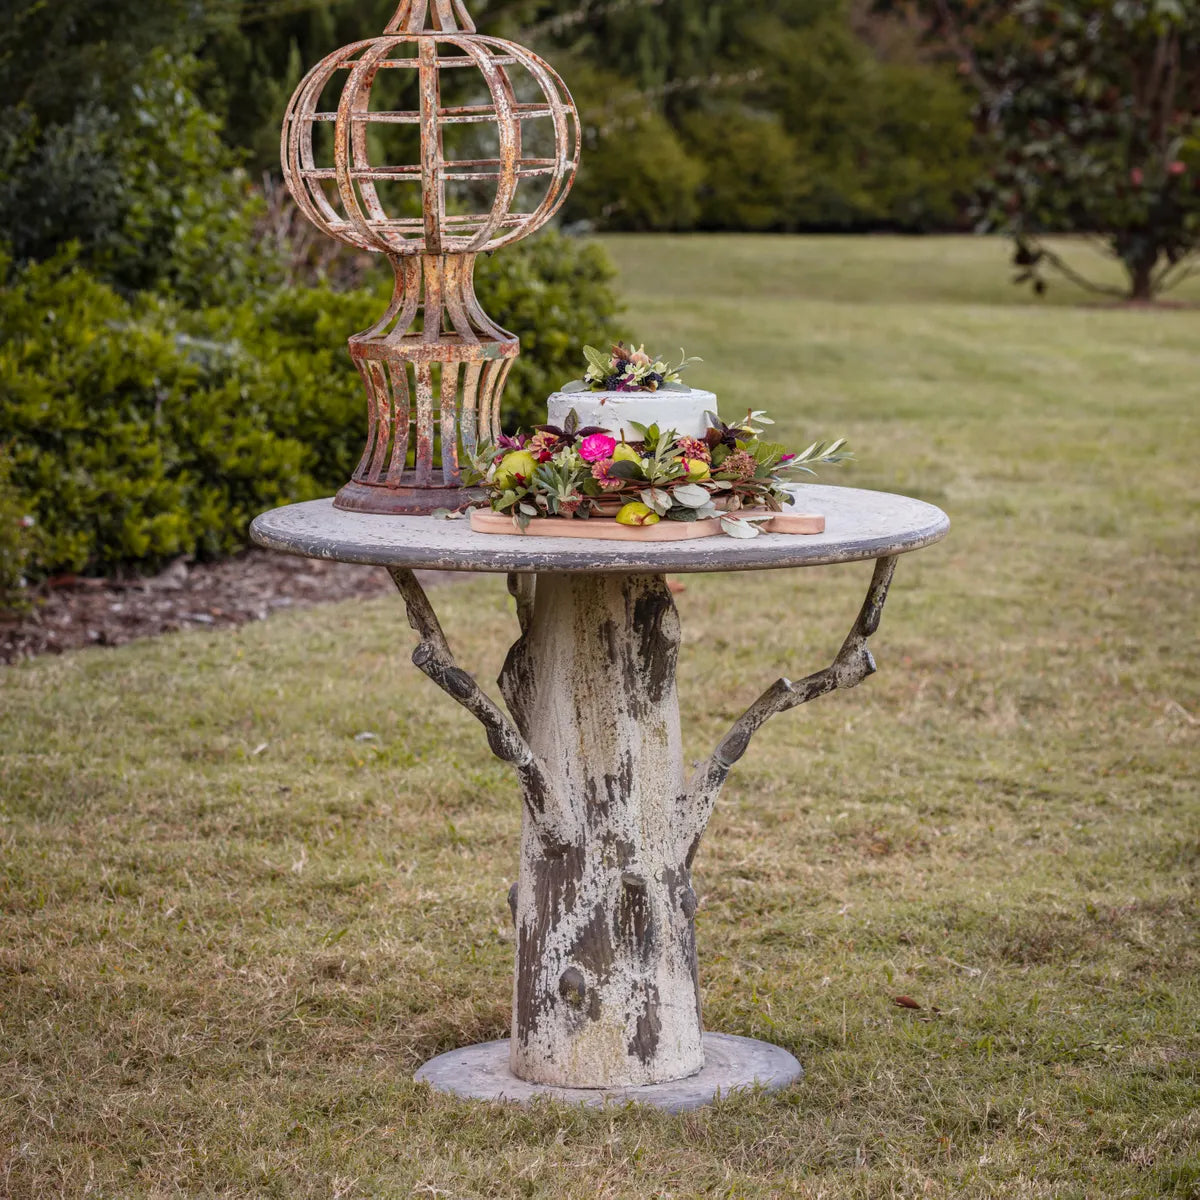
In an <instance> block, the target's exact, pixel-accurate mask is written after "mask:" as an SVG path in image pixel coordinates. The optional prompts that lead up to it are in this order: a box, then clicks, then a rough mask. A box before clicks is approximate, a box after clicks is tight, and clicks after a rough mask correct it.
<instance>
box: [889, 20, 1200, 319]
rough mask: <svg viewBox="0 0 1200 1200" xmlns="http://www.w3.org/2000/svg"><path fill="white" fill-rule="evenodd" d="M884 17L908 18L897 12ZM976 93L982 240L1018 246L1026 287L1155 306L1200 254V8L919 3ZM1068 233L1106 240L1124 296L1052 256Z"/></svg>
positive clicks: (1020, 279)
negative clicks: (1053, 285) (1050, 276)
mask: <svg viewBox="0 0 1200 1200" xmlns="http://www.w3.org/2000/svg"><path fill="white" fill-rule="evenodd" d="M885 7H893V8H894V7H896V6H895V5H885ZM903 7H905V8H907V9H908V10H909V11H910V12H913V13H915V14H916V15H918V16H921V17H923V18H924V19H925V20H926V22H927V27H928V31H929V34H930V36H931V37H932V38H933V39H935V40H936V41H938V42H939V43H940V44H941V46H942V47H943V49H944V52H945V53H946V55H947V56H948V57H953V58H955V59H957V60H958V62H959V64H960V66H959V69H960V72H961V74H962V75H963V76H964V77H965V78H968V79H969V80H970V81H971V82H972V84H973V85H974V87H975V89H976V92H977V96H978V102H977V105H976V109H975V115H976V122H977V127H978V129H979V134H980V140H981V142H982V143H983V145H984V147H985V148H986V153H985V161H986V162H987V164H988V171H987V174H986V177H985V179H984V181H983V184H982V186H981V190H980V198H979V205H978V217H979V223H980V226H981V227H982V228H986V229H997V230H1001V231H1003V232H1005V233H1008V234H1010V235H1011V236H1012V237H1013V239H1014V242H1015V247H1016V249H1015V254H1014V262H1015V264H1016V265H1017V267H1018V274H1017V277H1016V278H1017V281H1018V282H1031V283H1032V284H1033V285H1034V286H1035V288H1037V289H1038V290H1039V291H1040V290H1041V289H1043V288H1044V287H1045V275H1044V272H1045V269H1046V268H1049V269H1050V270H1057V271H1059V272H1061V273H1064V274H1066V275H1068V276H1069V277H1070V278H1071V279H1073V280H1074V281H1075V282H1077V283H1080V284H1082V285H1084V286H1086V287H1090V288H1092V289H1094V290H1098V291H1114V294H1116V295H1122V294H1125V295H1128V296H1129V298H1131V299H1133V300H1149V299H1152V298H1153V297H1154V296H1156V295H1158V294H1159V293H1160V292H1161V291H1163V290H1164V289H1166V288H1168V287H1170V286H1171V285H1172V284H1173V283H1176V282H1178V281H1179V280H1180V279H1182V278H1183V277H1184V276H1185V275H1186V274H1188V273H1190V272H1191V271H1192V270H1194V269H1195V268H1196V261H1197V259H1196V256H1197V252H1198V251H1200V4H1197V3H1195V0H1021V2H1019V3H1016V4H1012V3H1003V2H1001V0H915V3H907V4H905V5H903ZM1062 230H1077V231H1080V232H1085V233H1092V234H1095V235H1097V236H1098V237H1099V238H1101V239H1102V240H1103V242H1104V244H1105V245H1106V246H1107V248H1108V250H1109V251H1110V252H1111V254H1112V255H1113V256H1114V257H1116V258H1117V259H1118V260H1119V261H1120V262H1121V264H1122V266H1123V267H1124V270H1125V273H1126V275H1127V278H1128V286H1127V289H1126V291H1125V292H1124V293H1122V292H1121V291H1120V290H1114V289H1109V288H1107V287H1104V286H1101V285H1097V284H1095V283H1093V282H1092V281H1090V280H1089V279H1087V278H1086V277H1084V276H1082V275H1080V274H1079V273H1078V271H1076V270H1075V269H1074V268H1072V267H1071V266H1070V265H1069V264H1068V263H1067V262H1065V261H1064V260H1063V259H1062V258H1061V257H1060V256H1059V255H1057V254H1055V253H1054V252H1053V251H1052V250H1050V249H1049V248H1048V247H1047V246H1046V244H1045V243H1044V241H1043V235H1044V234H1046V233H1050V232H1061V231H1062Z"/></svg>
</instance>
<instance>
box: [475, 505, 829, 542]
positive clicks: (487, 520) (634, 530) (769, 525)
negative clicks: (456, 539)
mask: <svg viewBox="0 0 1200 1200" xmlns="http://www.w3.org/2000/svg"><path fill="white" fill-rule="evenodd" d="M726 515H727V516H731V517H760V516H764V515H766V510H765V509H745V510H744V511H742V512H737V513H728V514H726ZM471 528H472V529H473V530H474V531H475V532H476V533H507V534H518V535H520V534H522V533H524V534H527V535H528V536H530V537H569V538H602V539H603V540H605V541H609V542H682V541H687V540H690V539H691V538H703V537H712V536H713V535H715V534H719V533H721V532H722V530H721V518H720V517H708V518H705V519H704V520H702V521H667V520H662V521H656V522H655V523H654V524H653V525H618V524H617V522H616V521H615V520H614V519H613V518H612V517H588V518H587V519H586V520H581V519H580V518H578V517H535V518H533V519H532V520H531V521H530V522H529V525H528V526H527V527H526V528H525V529H524V530H522V529H520V528H519V527H518V525H517V523H516V522H515V521H514V520H513V519H512V517H511V516H509V515H508V513H499V512H493V511H492V510H491V509H490V508H473V509H471ZM760 528H761V529H762V530H763V531H764V532H765V533H824V532H825V518H824V517H822V516H819V515H816V514H813V513H775V514H773V515H772V516H771V519H770V520H769V521H763V522H762V523H761V525H760Z"/></svg>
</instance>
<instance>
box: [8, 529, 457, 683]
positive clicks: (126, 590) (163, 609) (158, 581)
mask: <svg viewBox="0 0 1200 1200" xmlns="http://www.w3.org/2000/svg"><path fill="white" fill-rule="evenodd" d="M417 574H418V575H419V576H420V577H421V580H422V582H423V583H425V584H426V585H429V584H436V583H443V582H450V581H453V580H455V579H461V578H463V576H461V575H458V574H456V573H454V572H450V571H418V572H417ZM393 590H394V589H393V587H392V581H391V580H390V579H389V578H388V574H387V571H385V570H384V568H383V567H360V566H353V565H350V564H348V563H333V562H322V561H319V560H317V559H310V558H293V557H291V556H289V555H286V554H275V553H272V552H270V551H267V550H258V549H252V550H247V551H246V552H245V553H244V554H239V555H238V556H237V557H236V558H231V559H225V560H224V561H222V562H215V563H193V562H189V561H188V560H186V559H177V560H176V561H175V562H174V563H172V564H171V566H169V567H168V568H167V569H166V570H165V571H163V572H162V573H161V574H159V575H155V576H152V577H150V578H145V579H129V580H115V579H92V578H86V577H83V576H75V575H64V576H60V577H59V578H57V579H52V580H50V581H49V582H48V583H46V584H44V585H42V587H40V588H39V589H38V591H37V593H36V595H35V597H34V605H33V610H32V611H31V612H29V613H21V614H16V615H13V614H0V662H6V663H11V662H16V661H17V660H18V659H22V658H33V657H34V656H35V655H38V654H59V653H62V651H64V650H74V649H76V648H78V647H80V646H121V645H124V644H125V643H126V642H131V641H133V640H134V639H135V638H144V637H154V636H155V635H157V634H160V633H171V632H174V631H175V630H177V629H187V628H193V629H196V628H205V627H209V628H211V627H215V626H218V625H242V624H245V623H246V622H247V621H262V620H265V619H266V617H267V616H268V615H269V614H270V613H272V612H275V611H277V610H279V609H283V608H294V607H296V606H298V605H310V604H322V603H325V602H327V601H331V600H348V599H351V598H354V597H363V596H377V595H382V594H384V593H387V592H391V591H393Z"/></svg>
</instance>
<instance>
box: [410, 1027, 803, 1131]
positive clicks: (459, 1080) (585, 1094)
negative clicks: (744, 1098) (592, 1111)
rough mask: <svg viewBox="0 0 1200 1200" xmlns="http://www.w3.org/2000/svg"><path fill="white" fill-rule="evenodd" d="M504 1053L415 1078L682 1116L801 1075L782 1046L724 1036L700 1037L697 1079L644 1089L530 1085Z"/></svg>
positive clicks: (477, 1090) (503, 1096)
mask: <svg viewBox="0 0 1200 1200" xmlns="http://www.w3.org/2000/svg"><path fill="white" fill-rule="evenodd" d="M508 1054H509V1044H508V1042H507V1041H500V1042H484V1043H482V1044H481V1045H478V1046H465V1047H463V1048H462V1049H461V1050H450V1051H448V1052H447V1053H446V1054H439V1055H438V1057H437V1058H434V1059H431V1060H430V1061H429V1062H427V1063H426V1064H425V1065H424V1066H423V1067H422V1068H421V1069H420V1070H419V1071H418V1072H417V1075H416V1078H417V1080H418V1082H421V1083H427V1084H429V1086H430V1087H432V1088H433V1089H434V1091H437V1092H448V1093H450V1094H452V1095H456V1096H465V1097H468V1098H470V1099H475V1100H507V1101H510V1102H513V1103H517V1104H529V1103H530V1102H531V1101H533V1100H537V1099H546V1100H557V1101H560V1102H562V1103H565V1104H586V1105H588V1106H589V1107H591V1108H599V1107H601V1106H603V1105H605V1104H625V1103H628V1102H630V1101H632V1102H633V1103H635V1104H650V1105H653V1106H654V1107H655V1108H661V1109H665V1110H666V1111H667V1112H684V1111H686V1110H687V1109H691V1108H700V1107H702V1106H703V1105H705V1104H711V1103H712V1102H713V1101H714V1100H715V1099H717V1097H718V1096H728V1095H729V1094H730V1093H731V1092H737V1091H743V1090H747V1089H753V1088H762V1089H763V1090H765V1091H768V1092H777V1091H780V1090H781V1089H782V1088H785V1087H787V1086H788V1085H789V1084H792V1083H795V1081H796V1080H797V1079H799V1078H800V1077H801V1075H803V1074H804V1069H803V1067H801V1066H800V1064H799V1062H797V1061H796V1059H795V1058H794V1057H793V1056H792V1055H791V1054H789V1053H788V1052H787V1051H786V1050H784V1049H782V1048H781V1047H779V1046H772V1045H770V1044H769V1043H768V1042H759V1041H756V1040H755V1039H754V1038H744V1037H736V1036H735V1035H733V1034H728V1033H706V1034H705V1035H704V1066H703V1067H702V1068H701V1069H700V1071H699V1072H697V1073H696V1074H695V1075H691V1076H689V1077H688V1078H687V1079H676V1080H674V1081H672V1082H670V1083H653V1084H648V1085H646V1086H644V1087H629V1088H599V1089H597V1088H567V1087H551V1086H549V1085H547V1084H538V1083H528V1082H526V1081H525V1080H524V1079H518V1078H517V1077H516V1076H515V1075H514V1074H513V1073H512V1070H511V1068H510V1067H509V1058H508Z"/></svg>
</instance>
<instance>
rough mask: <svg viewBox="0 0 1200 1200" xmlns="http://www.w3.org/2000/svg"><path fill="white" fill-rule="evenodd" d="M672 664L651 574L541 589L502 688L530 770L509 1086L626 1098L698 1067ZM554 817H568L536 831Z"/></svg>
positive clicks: (666, 613) (670, 628)
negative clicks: (515, 1081)
mask: <svg viewBox="0 0 1200 1200" xmlns="http://www.w3.org/2000/svg"><path fill="white" fill-rule="evenodd" d="M678 654H679V615H678V613H677V612H676V611H675V604H674V601H673V600H672V598H671V593H670V591H669V590H668V588H667V586H666V581H665V580H664V579H663V577H662V576H661V575H614V574H604V575H600V574H595V575H578V574H542V575H539V576H538V577H537V585H536V588H535V589H534V592H533V600H532V610H531V611H530V612H529V613H528V614H527V620H526V621H525V627H524V631H523V635H522V637H521V639H520V640H519V641H518V642H517V643H516V645H515V646H513V648H512V650H511V651H510V652H509V655H508V659H507V661H506V662H505V664H504V670H503V673H502V674H501V676H500V686H501V689H502V691H503V692H504V698H505V700H506V702H507V703H508V709H509V712H511V713H512V715H513V719H514V720H515V721H516V724H517V728H518V729H519V730H520V732H521V735H522V737H523V738H524V739H525V742H526V744H527V745H528V747H529V750H530V752H531V753H532V754H533V756H534V759H535V761H536V762H538V763H539V764H540V767H541V770H540V772H539V775H538V779H537V788H538V791H537V794H534V795H531V794H529V789H528V786H527V787H526V796H525V810H526V812H525V821H524V824H523V829H522V838H521V870H520V875H519V879H518V885H517V892H516V896H515V897H514V901H515V916H514V920H515V924H516V930H517V969H516V978H515V986H514V991H513V1036H512V1060H511V1065H512V1070H513V1072H514V1073H515V1074H516V1075H518V1076H520V1077H521V1078H522V1079H525V1080H529V1081H531V1082H537V1083H548V1084H555V1085H557V1086H561V1087H589V1088H596V1087H608V1086H621V1087H628V1086H633V1085H637V1084H647V1083H660V1082H663V1081H665V1080H669V1079H682V1078H684V1077H685V1076H688V1075H694V1074H695V1073H696V1072H697V1071H699V1070H700V1068H701V1066H702V1065H703V1054H702V1051H701V1047H700V1033H701V1028H700V989H699V981H698V974H697V966H696V933H695V926H694V923H693V919H694V917H695V913H696V895H695V892H693V891H692V886H691V877H690V871H689V867H688V864H687V863H686V862H685V861H684V858H685V849H684V847H683V846H682V845H681V844H680V839H679V836H678V831H677V823H678V820H679V813H678V809H679V805H680V796H681V795H682V793H683V790H684V775H683V748H682V739H681V737H680V729H679V700H678V696H677V693H676V686H675V664H676V660H677V658H678ZM554 812H557V813H566V814H570V819H569V820H568V821H566V822H561V821H560V822H557V823H556V824H557V825H561V826H562V827H561V828H556V827H553V826H552V827H551V828H550V829H549V830H548V829H547V819H546V818H547V815H548V814H550V813H554ZM547 833H549V835H550V836H549V837H547Z"/></svg>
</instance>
